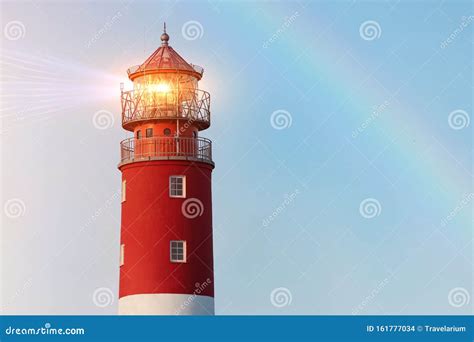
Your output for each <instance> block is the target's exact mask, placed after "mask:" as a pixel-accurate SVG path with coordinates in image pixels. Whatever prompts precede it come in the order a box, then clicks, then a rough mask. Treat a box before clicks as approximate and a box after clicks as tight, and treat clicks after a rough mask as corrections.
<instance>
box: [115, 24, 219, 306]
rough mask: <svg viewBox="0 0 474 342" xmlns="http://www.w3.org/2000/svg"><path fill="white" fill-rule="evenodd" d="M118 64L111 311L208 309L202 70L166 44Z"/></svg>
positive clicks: (164, 38) (206, 108) (208, 168)
mask: <svg viewBox="0 0 474 342" xmlns="http://www.w3.org/2000/svg"><path fill="white" fill-rule="evenodd" d="M161 42H162V43H161V46H160V47H159V48H158V49H157V50H156V51H155V52H154V53H153V54H152V55H151V56H150V57H148V58H147V59H146V60H145V62H143V63H142V64H140V65H137V66H135V67H131V68H130V69H128V77H129V79H130V80H131V81H132V82H133V89H132V90H127V91H125V90H124V87H123V85H121V99H122V101H121V102H122V126H123V128H124V129H125V130H127V131H130V132H132V133H133V137H131V138H128V139H125V140H124V141H122V142H121V146H120V147H121V161H120V164H119V170H120V171H121V172H122V218H121V221H122V222H121V234H120V243H121V246H120V290H119V314H124V315H176V314H178V315H212V314H214V274H213V247H212V201H211V173H212V170H213V168H214V162H213V161H212V148H211V141H210V140H209V139H206V138H203V137H201V136H200V132H201V131H202V130H205V129H207V128H208V127H209V125H210V95H209V93H208V92H206V91H203V90H200V89H199V88H198V82H199V80H201V78H202V76H203V71H204V70H203V69H202V68H201V67H199V66H196V65H193V64H190V63H188V62H186V61H185V60H184V59H183V58H182V57H181V56H180V55H179V54H178V53H177V52H176V51H174V50H173V48H172V47H171V46H169V43H168V42H169V35H168V34H167V33H166V26H165V28H164V32H163V34H162V35H161Z"/></svg>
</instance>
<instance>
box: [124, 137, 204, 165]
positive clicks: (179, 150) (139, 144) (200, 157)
mask: <svg viewBox="0 0 474 342" xmlns="http://www.w3.org/2000/svg"><path fill="white" fill-rule="evenodd" d="M120 154H121V164H125V163H131V162H134V161H143V160H153V159H178V160H179V159H181V160H182V159H184V160H196V161H203V162H206V163H210V164H213V162H212V142H211V140H209V139H206V138H192V137H152V138H142V139H136V138H129V139H125V140H123V141H122V142H121V143H120Z"/></svg>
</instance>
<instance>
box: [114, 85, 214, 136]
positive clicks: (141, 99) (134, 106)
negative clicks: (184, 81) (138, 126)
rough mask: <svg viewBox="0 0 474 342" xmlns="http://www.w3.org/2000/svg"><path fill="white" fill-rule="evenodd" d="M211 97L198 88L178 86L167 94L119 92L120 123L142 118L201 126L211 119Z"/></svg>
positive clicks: (141, 91)
mask: <svg viewBox="0 0 474 342" xmlns="http://www.w3.org/2000/svg"><path fill="white" fill-rule="evenodd" d="M210 106H211V96H210V94H209V93H208V92H207V91H204V90H200V89H181V90H179V91H177V92H170V93H169V94H160V93H150V92H147V90H146V89H138V90H130V91H124V92H122V126H124V128H127V127H126V126H127V125H128V124H130V123H133V122H136V121H142V120H152V119H173V120H175V119H179V120H186V121H190V122H193V123H195V124H196V125H198V126H200V127H201V128H202V129H205V128H208V127H209V125H210V121H211V112H210Z"/></svg>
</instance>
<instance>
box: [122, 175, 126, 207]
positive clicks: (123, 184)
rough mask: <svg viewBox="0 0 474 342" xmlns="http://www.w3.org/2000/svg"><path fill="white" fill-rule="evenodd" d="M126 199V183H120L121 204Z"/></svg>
mask: <svg viewBox="0 0 474 342" xmlns="http://www.w3.org/2000/svg"><path fill="white" fill-rule="evenodd" d="M126 199H127V181H126V180H124V181H122V203H123V202H125V200H126Z"/></svg>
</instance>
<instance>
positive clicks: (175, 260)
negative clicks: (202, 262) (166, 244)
mask: <svg viewBox="0 0 474 342" xmlns="http://www.w3.org/2000/svg"><path fill="white" fill-rule="evenodd" d="M173 242H182V243H183V259H182V260H177V259H173ZM186 259H187V258H186V240H171V241H170V262H172V263H185V262H186Z"/></svg>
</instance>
